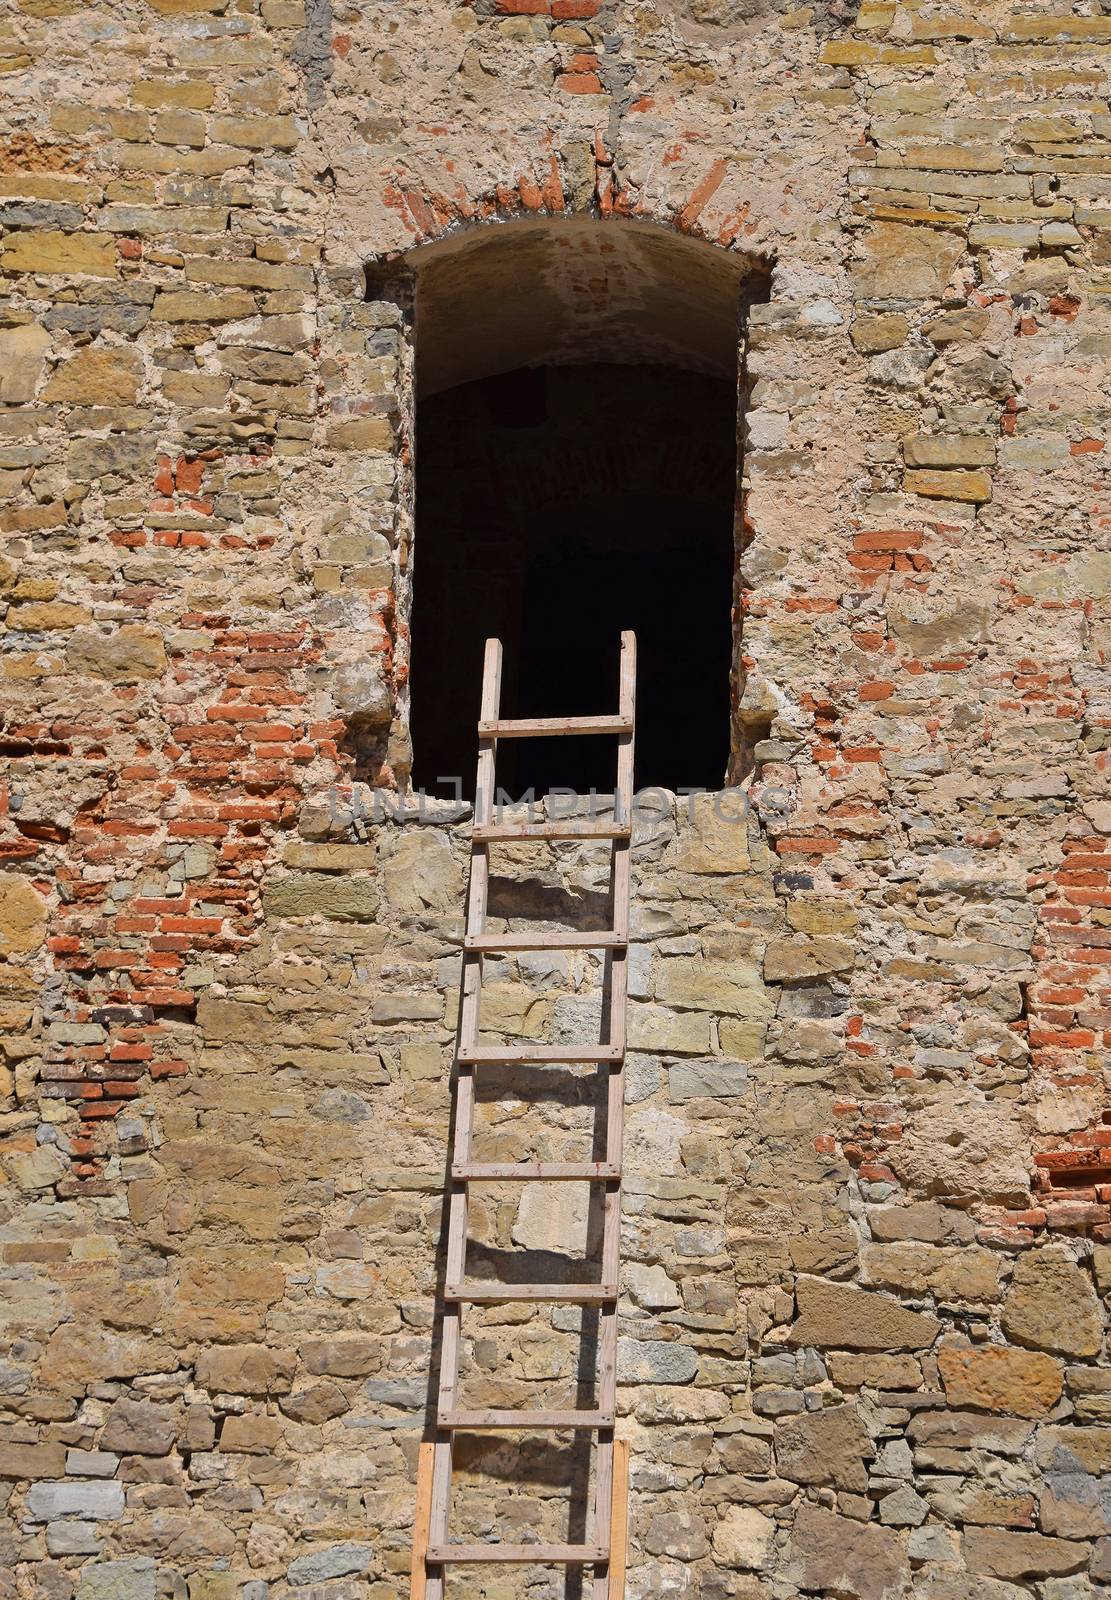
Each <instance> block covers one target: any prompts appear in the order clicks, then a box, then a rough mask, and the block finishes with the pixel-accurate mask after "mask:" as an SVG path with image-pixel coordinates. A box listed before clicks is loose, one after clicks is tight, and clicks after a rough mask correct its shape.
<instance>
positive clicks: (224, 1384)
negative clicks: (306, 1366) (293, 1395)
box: [196, 1344, 296, 1394]
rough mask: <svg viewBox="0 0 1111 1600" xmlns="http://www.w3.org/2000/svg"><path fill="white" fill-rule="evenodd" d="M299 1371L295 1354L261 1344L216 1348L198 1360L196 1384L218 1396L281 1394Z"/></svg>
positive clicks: (203, 1352) (202, 1353)
mask: <svg viewBox="0 0 1111 1600" xmlns="http://www.w3.org/2000/svg"><path fill="white" fill-rule="evenodd" d="M295 1367H296V1362H295V1361H294V1358H293V1354H292V1352H290V1351H287V1350H271V1349H270V1348H269V1347H268V1346H266V1345H261V1344H234V1345H215V1346H213V1347H212V1348H210V1349H208V1350H202V1351H201V1353H200V1355H199V1356H198V1357H197V1369H196V1377H197V1383H198V1384H199V1385H200V1386H201V1388H204V1389H210V1390H212V1391H213V1392H214V1393H218V1394H281V1393H284V1392H285V1390H287V1389H288V1388H289V1386H290V1382H291V1381H292V1378H293V1373H294V1370H295Z"/></svg>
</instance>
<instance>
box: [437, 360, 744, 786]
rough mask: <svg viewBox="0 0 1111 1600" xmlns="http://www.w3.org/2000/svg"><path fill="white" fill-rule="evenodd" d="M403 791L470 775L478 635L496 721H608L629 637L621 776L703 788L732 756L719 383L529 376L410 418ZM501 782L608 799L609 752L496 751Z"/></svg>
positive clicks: (459, 389) (625, 367)
mask: <svg viewBox="0 0 1111 1600" xmlns="http://www.w3.org/2000/svg"><path fill="white" fill-rule="evenodd" d="M416 460H417V494H416V508H417V510H416V515H417V524H416V539H415V552H414V553H415V563H414V604H413V622H412V630H413V640H412V699H411V705H412V735H413V750H414V768H413V781H414V785H415V786H416V787H417V788H418V789H424V790H426V791H427V792H428V793H439V794H443V795H450V794H451V793H452V792H453V788H452V784H451V783H450V782H447V783H444V782H442V781H441V780H442V779H451V778H454V777H456V776H458V777H459V778H460V779H461V780H462V784H463V792H464V794H470V793H471V792H472V790H473V782H474V762H475V751H476V737H475V723H476V721H477V718H478V709H479V689H480V682H481V676H482V650H483V642H484V640H485V639H486V638H487V637H488V636H489V635H497V636H498V637H500V638H501V640H502V642H503V645H504V650H505V656H504V672H503V683H502V713H503V715H505V716H556V715H560V714H565V715H576V714H586V713H591V712H607V711H614V710H616V706H617V661H618V636H619V634H620V632H621V630H622V629H623V628H632V629H634V630H635V631H636V634H637V641H638V685H637V712H638V714H637V755H636V783H637V786H638V787H640V788H644V787H647V786H650V785H658V786H660V787H664V788H668V789H678V788H681V787H684V786H692V785H693V786H701V787H705V788H718V787H720V786H721V785H722V783H723V782H724V781H725V776H726V769H727V766H728V763H729V727H730V706H729V684H730V668H731V663H732V651H733V624H732V609H731V603H732V591H733V565H734V517H735V501H736V487H737V408H736V385H735V384H734V383H733V382H730V381H728V380H726V379H724V378H721V377H716V376H709V375H706V374H704V373H701V372H693V371H688V370H686V369H684V368H681V367H676V366H664V365H644V366H637V365H633V364H627V363H609V364H601V363H600V364H596V365H589V364H579V365H569V366H539V367H529V368H521V369H518V370H517V371H512V372H507V373H499V374H497V375H495V376H493V377H488V378H483V379H480V380H478V381H476V382H471V383H464V384H459V385H457V386H455V387H453V388H450V389H445V390H442V391H441V392H439V393H435V394H432V395H430V396H429V397H428V398H427V399H424V400H423V401H421V403H420V404H419V408H418V413H417V454H416ZM498 768H499V777H500V779H501V781H502V783H503V785H504V787H505V788H507V789H508V790H510V792H513V793H517V794H520V793H522V792H524V791H525V790H526V789H528V788H533V789H535V790H536V791H537V792H538V793H543V792H546V791H548V790H549V789H551V788H553V787H570V788H573V789H576V790H579V791H584V792H585V791H587V790H589V789H591V788H597V789H599V790H601V791H604V792H610V791H611V790H612V788H613V772H614V750H613V743H612V741H608V740H598V739H576V740H572V739H561V740H530V741H526V742H518V741H512V742H507V743H505V744H503V745H502V746H501V747H500V749H499V754H498Z"/></svg>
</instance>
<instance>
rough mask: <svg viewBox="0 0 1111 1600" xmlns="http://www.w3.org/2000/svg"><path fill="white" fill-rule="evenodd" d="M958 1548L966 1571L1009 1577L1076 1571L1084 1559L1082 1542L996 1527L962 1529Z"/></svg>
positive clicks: (1042, 1576) (1085, 1554)
mask: <svg viewBox="0 0 1111 1600" xmlns="http://www.w3.org/2000/svg"><path fill="white" fill-rule="evenodd" d="M962 1549H963V1554H964V1559H965V1564H966V1566H967V1567H968V1570H969V1571H970V1572H976V1573H980V1574H982V1575H983V1576H984V1577H988V1578H1007V1579H1010V1580H1018V1579H1022V1578H1047V1577H1049V1578H1051V1577H1059V1576H1062V1575H1063V1574H1065V1573H1069V1572H1080V1571H1082V1570H1083V1568H1084V1566H1085V1565H1086V1564H1087V1559H1088V1548H1087V1546H1086V1545H1083V1544H1071V1543H1069V1542H1068V1541H1067V1540H1064V1539H1047V1538H1045V1537H1044V1536H1043V1535H1042V1534H1040V1533H1010V1532H1004V1531H1003V1530H1002V1529H997V1528H969V1529H966V1530H965V1534H964V1539H963V1541H962Z"/></svg>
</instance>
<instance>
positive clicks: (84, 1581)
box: [77, 1556, 155, 1600]
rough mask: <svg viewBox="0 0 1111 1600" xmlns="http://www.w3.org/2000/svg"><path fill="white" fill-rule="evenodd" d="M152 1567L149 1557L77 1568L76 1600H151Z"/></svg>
mask: <svg viewBox="0 0 1111 1600" xmlns="http://www.w3.org/2000/svg"><path fill="white" fill-rule="evenodd" d="M154 1594H155V1563H154V1560H153V1558H152V1557H151V1556H133V1557H131V1559H130V1560H127V1561H92V1562H88V1563H86V1565H85V1566H83V1567H82V1568H81V1581H80V1584H79V1585H78V1590H77V1595H78V1600H154Z"/></svg>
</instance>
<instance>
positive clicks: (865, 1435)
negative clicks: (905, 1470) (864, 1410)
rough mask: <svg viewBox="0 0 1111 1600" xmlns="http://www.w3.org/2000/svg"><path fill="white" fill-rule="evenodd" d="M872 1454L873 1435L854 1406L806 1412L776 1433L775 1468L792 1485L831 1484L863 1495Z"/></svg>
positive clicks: (790, 1420) (783, 1425) (873, 1450)
mask: <svg viewBox="0 0 1111 1600" xmlns="http://www.w3.org/2000/svg"><path fill="white" fill-rule="evenodd" d="M874 1454H875V1447H874V1445H873V1443H872V1436H871V1434H870V1433H869V1432H868V1429H867V1428H866V1427H865V1425H864V1422H863V1420H862V1418H861V1416H860V1412H859V1411H858V1410H857V1408H856V1406H854V1405H844V1406H831V1407H828V1408H826V1409H825V1410H822V1411H814V1412H806V1413H804V1414H803V1415H801V1416H798V1417H793V1418H791V1419H789V1420H788V1421H787V1422H784V1423H781V1424H780V1426H779V1427H778V1428H777V1430H776V1435H775V1460H776V1468H777V1470H778V1472H779V1476H780V1477H781V1478H786V1479H788V1480H789V1481H790V1482H792V1483H808V1484H809V1483H813V1484H830V1485H832V1486H833V1487H834V1488H837V1489H849V1490H852V1491H854V1492H855V1493H862V1492H863V1491H864V1490H865V1489H867V1487H868V1469H867V1467H866V1465H865V1463H866V1462H867V1461H870V1460H871V1459H872V1457H873V1455H874Z"/></svg>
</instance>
